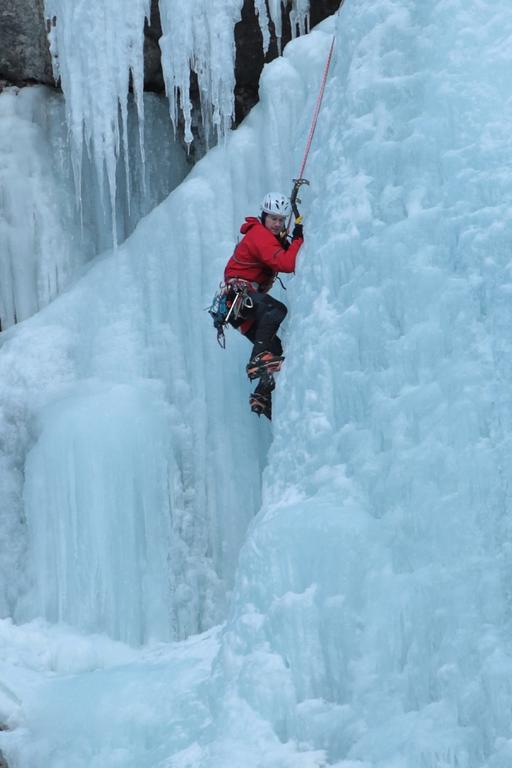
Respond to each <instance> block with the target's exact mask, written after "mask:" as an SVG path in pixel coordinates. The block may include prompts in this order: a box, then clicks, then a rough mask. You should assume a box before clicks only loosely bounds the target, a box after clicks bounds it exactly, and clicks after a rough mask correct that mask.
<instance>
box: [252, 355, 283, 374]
mask: <svg viewBox="0 0 512 768" xmlns="http://www.w3.org/2000/svg"><path fill="white" fill-rule="evenodd" d="M283 360H284V356H283V355H273V354H272V352H260V353H259V354H258V355H256V356H255V357H252V358H251V359H250V361H249V363H248V365H247V367H246V371H247V375H248V377H249V379H250V380H251V381H252V380H253V379H258V378H260V376H263V375H265V374H270V373H277V372H278V371H280V370H281V365H282V363H283Z"/></svg>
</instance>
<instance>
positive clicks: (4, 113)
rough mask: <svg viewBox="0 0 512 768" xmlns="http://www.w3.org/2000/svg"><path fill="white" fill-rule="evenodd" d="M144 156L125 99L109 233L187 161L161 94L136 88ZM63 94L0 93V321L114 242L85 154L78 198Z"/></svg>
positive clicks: (164, 188) (132, 219)
mask: <svg viewBox="0 0 512 768" xmlns="http://www.w3.org/2000/svg"><path fill="white" fill-rule="evenodd" d="M144 103H145V108H146V114H147V116H148V120H147V121H146V123H145V126H144V134H145V143H146V145H147V150H146V152H145V156H144V161H143V159H142V157H141V155H140V149H139V144H138V138H137V135H138V130H139V127H138V121H137V117H136V113H135V109H134V105H133V102H132V100H130V101H129V104H128V127H127V132H128V137H129V138H128V143H129V145H130V148H131V149H130V152H129V155H130V168H129V180H128V181H127V177H126V168H125V166H124V163H121V162H118V163H117V169H116V175H117V184H116V221H117V237H118V240H119V241H122V240H124V239H125V238H126V237H127V236H128V235H129V234H130V232H132V231H133V229H134V228H135V226H136V224H137V222H138V221H139V220H140V219H141V218H142V217H143V216H145V215H146V214H147V213H148V212H149V211H150V210H151V209H152V208H154V207H155V205H157V204H158V203H159V202H160V201H161V200H162V199H163V198H164V197H166V196H167V195H168V194H169V192H170V191H171V189H173V188H174V187H175V186H176V185H177V184H178V183H179V182H180V181H182V180H183V178H184V176H185V175H186V173H187V171H188V164H187V162H186V158H185V152H184V150H183V148H182V147H181V146H180V145H179V144H176V142H175V141H174V137H173V134H172V129H171V126H170V124H169V119H168V104H167V101H166V99H162V98H159V97H157V96H155V95H153V94H146V95H145V97H144ZM71 164H72V152H71V147H70V141H69V136H68V131H67V126H66V121H65V106H64V100H63V98H62V96H61V95H59V94H58V93H53V92H52V91H51V90H50V89H49V88H45V87H30V88H23V89H21V90H18V89H16V88H9V89H6V90H5V91H4V92H3V93H2V94H1V95H0V188H1V195H0V325H1V328H3V329H4V330H5V328H7V327H8V326H10V325H12V324H13V323H15V322H19V321H21V320H24V319H26V318H27V317H30V315H32V314H34V312H36V311H37V310H38V309H40V308H41V307H43V306H46V305H47V304H48V303H49V302H50V301H51V300H52V299H54V298H55V296H56V295H57V294H58V293H60V292H61V291H62V290H63V289H64V288H65V287H66V286H67V285H68V284H69V283H70V281H71V279H72V278H73V276H75V275H76V274H77V273H78V271H79V269H80V267H81V266H82V265H83V264H84V263H85V262H86V261H88V260H90V259H91V258H92V257H93V256H94V255H95V254H97V253H99V252H100V251H103V250H105V249H106V248H110V247H112V213H111V209H110V206H109V205H105V204H104V201H102V199H101V194H100V181H99V179H98V176H97V173H96V170H95V166H94V164H93V163H91V161H90V159H89V158H88V157H84V161H83V166H82V189H81V199H80V201H78V200H77V199H76V196H75V188H74V182H73V174H72V170H71Z"/></svg>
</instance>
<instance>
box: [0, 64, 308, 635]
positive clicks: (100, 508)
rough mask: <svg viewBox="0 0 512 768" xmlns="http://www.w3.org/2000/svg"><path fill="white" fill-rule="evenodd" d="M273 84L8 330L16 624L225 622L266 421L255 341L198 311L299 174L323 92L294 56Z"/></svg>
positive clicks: (184, 627)
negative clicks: (313, 105) (250, 371)
mask: <svg viewBox="0 0 512 768" xmlns="http://www.w3.org/2000/svg"><path fill="white" fill-rule="evenodd" d="M321 62H322V55H321V54H320V55H319V56H318V58H317V60H316V61H315V62H314V64H315V66H316V68H317V70H319V68H320V66H321ZM266 82H267V85H266V90H265V97H264V106H263V107H262V110H261V111H260V112H258V113H257V114H256V115H255V116H250V117H249V119H248V120H247V121H246V124H245V125H244V126H243V128H242V129H241V130H239V131H237V132H236V133H235V134H233V135H232V136H231V137H230V141H229V146H228V144H227V145H226V146H225V147H224V146H219V147H217V148H215V149H214V150H212V151H211V152H210V153H209V154H208V156H207V157H206V158H204V160H203V161H202V162H201V163H199V164H198V165H197V166H196V167H195V168H194V170H193V171H192V172H191V174H189V176H188V177H187V179H186V180H185V182H184V183H183V184H181V185H180V187H179V188H178V189H177V190H176V191H175V192H174V193H172V194H171V195H170V196H169V198H167V200H166V201H165V202H164V203H163V204H162V205H161V206H159V207H158V208H157V209H156V210H155V211H154V212H153V213H152V214H150V215H149V216H147V217H146V218H145V219H144V220H143V221H141V222H140V224H139V226H138V227H137V229H136V230H135V232H134V233H133V234H132V235H131V237H130V238H129V239H128V240H127V241H126V243H125V244H123V245H122V246H120V247H119V249H118V251H117V252H116V253H111V254H106V255H104V256H103V257H102V258H101V259H99V260H97V261H95V262H94V263H93V265H91V266H90V267H89V269H88V271H87V272H86V273H85V274H84V275H83V277H82V278H81V279H80V281H79V282H78V283H77V284H76V285H75V286H73V287H72V288H71V289H70V290H69V291H68V292H67V293H65V294H64V295H63V296H61V297H59V298H58V299H57V300H56V301H54V302H53V303H52V304H51V305H50V306H49V307H47V308H46V309H45V310H44V311H43V312H41V313H39V314H38V316H37V317H34V318H31V319H30V320H29V321H27V322H26V323H25V324H24V325H23V326H22V327H20V328H16V329H12V330H11V331H9V332H7V333H6V334H5V335H4V337H3V339H2V341H3V346H2V349H1V354H0V368H1V374H0V379H1V381H2V387H1V392H0V400H1V404H0V410H1V413H2V417H1V418H2V419H3V421H2V424H3V425H4V426H3V434H5V440H4V443H3V445H2V462H3V463H2V468H3V473H2V480H1V487H2V489H9V494H10V495H9V500H8V503H7V504H6V505H5V507H4V508H3V510H2V514H3V523H2V525H3V529H2V530H4V531H6V536H7V535H8V536H9V538H10V539H11V540H12V541H13V542H15V544H16V546H15V547H14V546H13V548H6V549H2V552H3V556H2V562H1V567H2V583H3V584H4V585H8V590H9V593H8V594H7V586H6V589H5V591H4V596H3V599H4V608H3V610H4V613H9V614H12V613H14V614H15V616H16V618H17V619H18V620H22V619H28V618H32V617H34V616H38V615H41V614H43V615H44V616H45V617H46V618H48V619H51V620H52V621H67V622H69V623H72V624H73V625H74V626H78V627H80V628H83V629H87V630H89V631H93V630H94V631H108V632H110V633H111V634H112V635H113V636H114V637H117V638H121V639H124V640H129V641H130V642H140V641H144V640H147V639H152V638H160V639H168V638H172V637H183V636H185V635H188V634H190V633H191V632H194V631H198V630H201V629H204V628H206V627H208V626H210V625H211V624H212V623H214V622H216V621H219V620H220V619H221V618H222V617H223V616H224V612H225V604H226V596H227V593H228V592H229V590H230V589H231V587H232V583H233V575H234V570H235V567H236V561H237V556H238V552H239V549H240V546H241V542H242V541H243V538H244V536H245V532H246V529H247V525H248V523H249V521H250V520H251V519H252V517H253V516H254V514H255V512H256V511H257V509H258V508H259V506H260V502H261V493H260V482H261V471H262V467H263V465H264V462H265V456H266V448H267V446H268V440H269V430H268V427H267V425H265V424H263V423H261V422H260V421H258V419H256V418H254V416H253V415H252V414H251V413H250V412H249V409H248V405H247V401H248V395H249V391H250V387H249V382H247V381H246V378H245V373H244V371H245V363H246V361H247V357H248V354H249V351H250V345H247V343H246V342H245V340H244V339H242V338H241V337H239V336H237V335H236V334H234V333H233V334H231V335H230V338H229V341H228V344H229V352H223V351H222V350H221V349H220V348H218V346H217V345H216V342H215V333H214V330H213V328H212V326H211V320H210V318H209V317H208V315H207V314H206V313H205V312H204V309H205V308H206V307H208V306H209V304H210V302H211V299H212V294H213V292H214V290H215V288H216V286H217V285H218V283H219V281H220V280H221V279H222V274H223V268H224V265H225V262H226V260H227V258H228V256H229V254H230V253H231V252H232V249H233V246H234V244H235V242H236V238H237V235H238V229H239V226H240V223H241V222H242V221H243V219H244V216H245V215H247V214H248V213H251V212H255V211H256V212H257V210H258V206H259V202H260V200H261V199H262V197H263V195H264V193H265V191H266V190H267V189H269V188H270V189H273V188H283V189H286V187H287V186H288V184H289V183H290V179H291V178H292V177H293V174H294V170H295V168H294V166H295V162H294V158H295V151H294V147H295V143H294V142H295V140H296V138H295V137H296V136H297V135H299V136H301V143H302V136H303V135H304V134H305V133H306V132H307V127H308V120H307V115H306V114H303V108H304V103H305V101H306V100H307V101H308V102H309V101H311V100H312V99H313V98H314V94H312V93H308V91H307V89H306V88H305V87H304V83H303V82H302V81H301V79H300V78H299V76H298V74H297V72H296V70H295V68H294V67H293V66H291V65H290V64H289V63H288V62H287V61H286V60H284V61H279V62H276V64H275V65H274V67H272V68H270V69H269V74H268V76H267V78H266ZM284 82H286V87H287V95H288V99H287V107H286V129H285V130H284V129H283V125H284V119H285V118H284V115H283V105H282V85H283V83H284ZM277 84H279V87H276V86H277ZM263 126H265V130H263ZM269 147H272V150H273V151H272V153H269V152H268V148H269ZM137 457H140V462H141V466H140V467H139V466H138V463H137ZM150 470H151V471H150ZM43 478H44V479H43ZM113 488H115V489H116V493H115V494H113V490H112V489H113ZM25 520H26V526H25V525H24V521H25ZM7 532H8V533H7ZM86 542H89V543H90V546H88V545H87V544H86ZM91 548H92V550H94V554H93V553H92V551H91ZM24 551H26V552H27V554H26V555H24ZM24 563H26V567H24ZM162 564H164V565H162ZM157 572H158V574H159V576H158V577H157V578H158V584H157V585H156V583H155V581H154V578H155V574H156V573H157ZM8 574H9V576H8ZM12 574H16V576H15V578H13V577H12ZM153 593H154V595H155V599H158V602H159V604H160V605H161V606H163V608H162V610H161V611H160V614H159V615H158V616H156V614H155V613H154V612H152V605H153V603H152V601H151V600H148V595H151V594H153ZM98 596H100V597H99V599H98ZM164 619H165V627H162V621H163V620H164Z"/></svg>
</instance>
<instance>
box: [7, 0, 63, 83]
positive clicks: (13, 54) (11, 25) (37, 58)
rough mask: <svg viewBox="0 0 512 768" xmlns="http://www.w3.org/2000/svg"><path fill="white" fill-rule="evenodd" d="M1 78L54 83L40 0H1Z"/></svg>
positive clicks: (11, 80)
mask: <svg viewBox="0 0 512 768" xmlns="http://www.w3.org/2000/svg"><path fill="white" fill-rule="evenodd" d="M0 79H2V80H6V81H8V82H9V83H12V84H14V85H20V86H21V85H26V84H28V83H44V84H46V85H53V76H52V64H51V59H50V51H49V50H48V39H47V36H46V27H45V23H44V13H43V0H2V3H1V5H0Z"/></svg>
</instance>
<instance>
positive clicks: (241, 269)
mask: <svg viewBox="0 0 512 768" xmlns="http://www.w3.org/2000/svg"><path fill="white" fill-rule="evenodd" d="M240 232H241V233H242V234H243V235H244V237H243V238H242V240H241V241H240V242H239V243H238V245H237V246H236V248H235V250H234V252H233V255H232V256H231V258H230V260H229V261H228V263H227V264H226V269H225V270H224V280H225V281H227V280H230V279H231V278H233V277H240V278H242V279H243V280H248V281H249V282H251V283H252V282H255V283H258V285H259V286H260V290H262V291H268V290H269V289H270V288H271V287H272V283H273V282H274V278H275V277H276V275H277V273H278V272H294V271H295V260H296V258H297V253H298V251H299V248H300V247H301V245H302V243H303V242H304V241H303V238H302V237H298V238H296V239H295V240H292V242H291V244H290V247H289V248H288V250H285V248H283V245H282V243H281V242H280V241H279V240H278V239H277V237H275V235H273V234H272V232H271V231H270V230H269V229H267V228H266V227H264V226H263V224H262V223H261V221H260V220H259V219H256V218H255V217H254V216H249V217H248V218H246V220H245V222H244V223H243V224H242V226H241V227H240Z"/></svg>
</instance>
